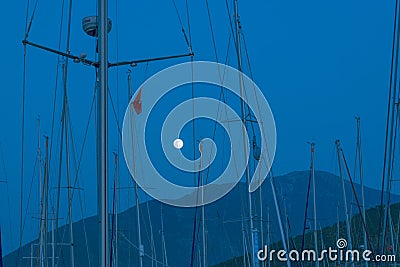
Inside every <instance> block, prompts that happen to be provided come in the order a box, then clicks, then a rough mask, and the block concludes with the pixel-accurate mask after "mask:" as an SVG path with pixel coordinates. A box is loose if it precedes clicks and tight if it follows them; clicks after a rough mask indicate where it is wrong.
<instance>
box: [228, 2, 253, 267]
mask: <svg viewBox="0 0 400 267" xmlns="http://www.w3.org/2000/svg"><path fill="white" fill-rule="evenodd" d="M234 7H235V12H234V13H235V30H236V54H237V59H238V70H239V72H240V73H241V71H242V57H241V45H240V29H241V26H240V20H239V11H238V0H234ZM239 83H240V97H241V100H240V104H241V113H242V123H243V125H244V127H246V113H245V106H244V101H243V98H244V97H245V93H244V90H245V88H244V86H243V77H242V75H241V74H239ZM244 139H245V135H244V133H243V146H244V151H245V158H246V159H247V158H248V156H249V155H248V153H247V150H248V148H247V146H246V144H247V142H246V140H244ZM246 182H247V184H248V185H250V168H249V165H247V166H246ZM248 201H249V217H250V218H249V219H250V234H251V244H250V250H251V257H250V260H251V262H252V263H251V266H253V267H256V266H257V264H258V260H257V256H256V254H257V251H256V244H255V236H254V235H255V232H256V231H257V230H256V229H255V228H254V222H253V207H252V198H251V193H250V192H248ZM257 246H258V245H257Z"/></svg>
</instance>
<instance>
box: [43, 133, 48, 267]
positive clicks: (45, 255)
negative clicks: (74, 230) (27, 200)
mask: <svg viewBox="0 0 400 267" xmlns="http://www.w3.org/2000/svg"><path fill="white" fill-rule="evenodd" d="M45 138H46V143H45V145H46V155H45V165H44V182H43V188H44V245H45V246H44V257H45V259H46V261H45V266H46V267H47V266H48V265H49V261H48V252H47V251H48V231H49V229H48V227H49V137H47V136H46V137H45Z"/></svg>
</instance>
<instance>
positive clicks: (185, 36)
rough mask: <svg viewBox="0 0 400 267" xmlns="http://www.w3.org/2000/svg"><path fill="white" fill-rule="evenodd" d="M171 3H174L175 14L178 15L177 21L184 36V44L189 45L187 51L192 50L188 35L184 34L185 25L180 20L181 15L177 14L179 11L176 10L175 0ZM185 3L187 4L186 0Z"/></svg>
mask: <svg viewBox="0 0 400 267" xmlns="http://www.w3.org/2000/svg"><path fill="white" fill-rule="evenodd" d="M172 3H173V5H174V8H175V12H176V15H177V16H178V20H179V23H180V26H181V30H182V33H183V37H184V38H185V42H186V45H187V46H188V47H189V51H192V49H191V41H189V38H188V36H187V34H186V31H185V27H184V26H183V22H182V19H181V16H180V15H179V11H178V8H177V6H176V3H175V0H172ZM186 4H187V1H186Z"/></svg>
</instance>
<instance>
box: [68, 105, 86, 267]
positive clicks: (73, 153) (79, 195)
mask: <svg viewBox="0 0 400 267" xmlns="http://www.w3.org/2000/svg"><path fill="white" fill-rule="evenodd" d="M67 117H68V121H69V127H70V129H71V130H70V131H69V135H70V138H71V146H72V157H73V163H74V167H75V181H78V182H77V185H75V181H74V185H73V186H72V188H73V189H75V188H77V189H80V188H81V187H80V185H79V180H80V179H78V177H79V172H78V167H77V166H78V164H77V160H76V159H77V157H76V154H77V153H76V145H75V141H74V136H73V124H72V120H71V115H70V114H69V110H68V116H67ZM89 120H90V116H89ZM82 183H83V181H82ZM82 188H84V186H83V187H82ZM73 193H74V191H72V196H71V199H73V196H74V194H73ZM78 198H79V207H80V211H81V216H82V224H83V232H84V237H85V244H86V253H87V257H88V264H89V266H91V260H90V254H89V245H88V244H89V242H88V238H87V231H86V216H85V213H84V209H83V205H82V194H81V190H78ZM85 204H86V202H85Z"/></svg>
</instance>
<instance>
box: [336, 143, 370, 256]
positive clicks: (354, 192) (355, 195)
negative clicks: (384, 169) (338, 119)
mask: <svg viewBox="0 0 400 267" xmlns="http://www.w3.org/2000/svg"><path fill="white" fill-rule="evenodd" d="M340 151H341V154H342V157H343V162H344V164H345V166H346V171H347V176H348V177H349V180H350V183H351V189H352V191H353V195H354V198H355V200H356V204H357V208H358V212H359V214H360V220H361V222H362V226H363V228H364V231H365V233H366V235H367V241H368V245H369V247H370V250H371V252H372V255H374V248H373V246H372V244H371V239H370V236H369V233H368V229H367V225H366V224H365V220H364V217H363V216H362V211H361V206H360V202H359V201H358V197H357V193H356V189H355V187H354V183H353V179H352V178H351V173H350V169H349V166H348V164H347V160H346V157H345V155H344V151H343V149H342V148H340Z"/></svg>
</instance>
